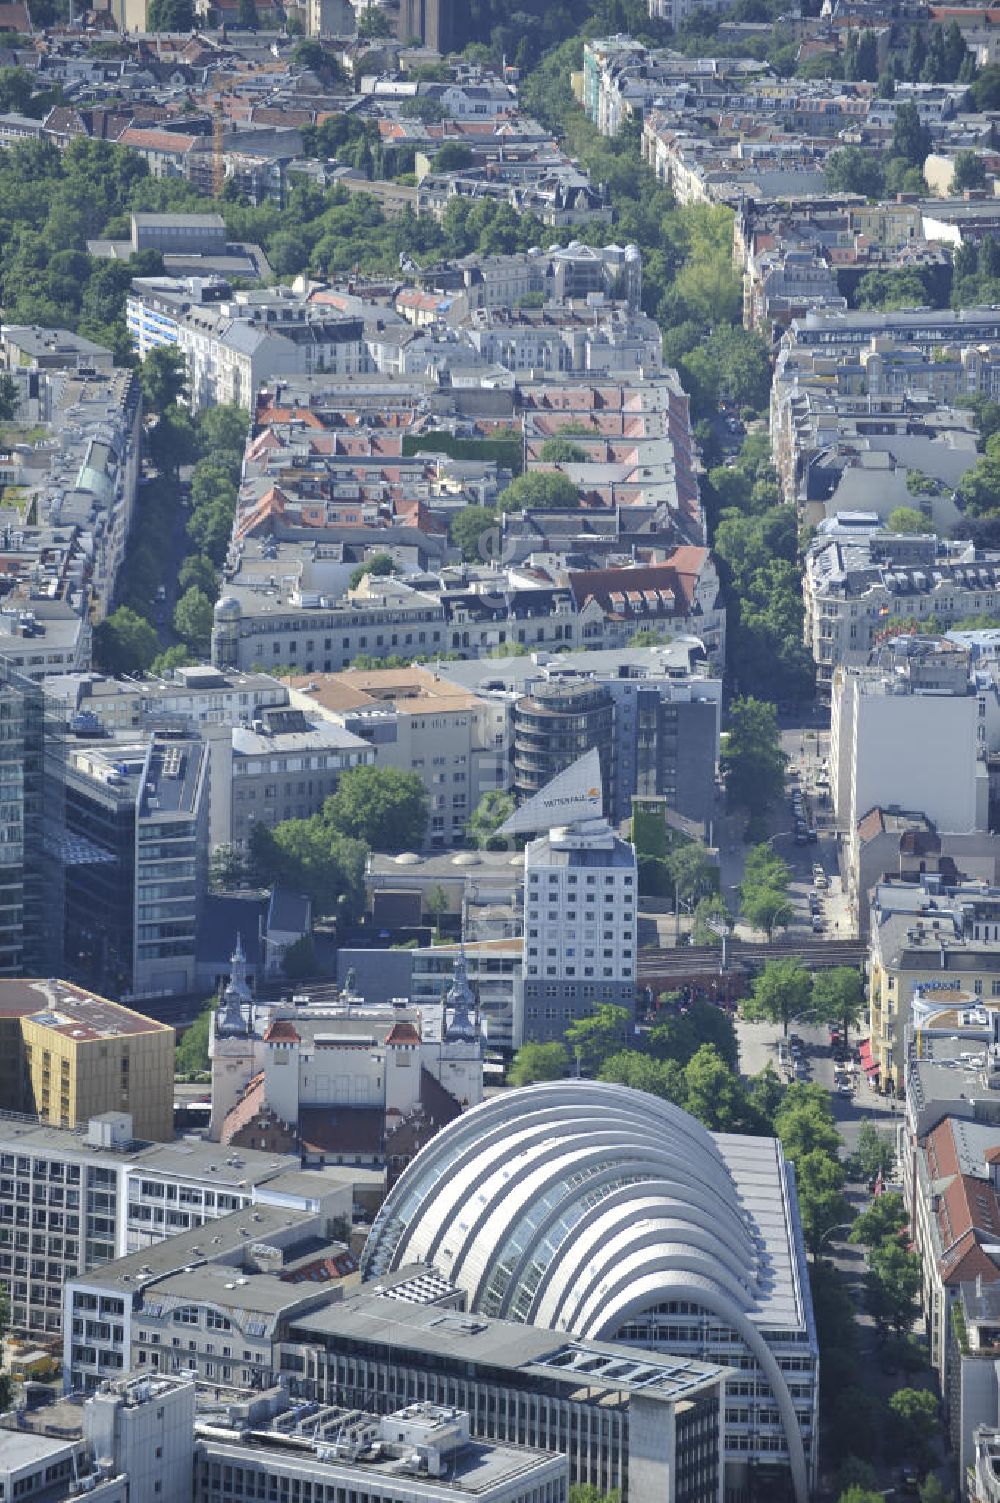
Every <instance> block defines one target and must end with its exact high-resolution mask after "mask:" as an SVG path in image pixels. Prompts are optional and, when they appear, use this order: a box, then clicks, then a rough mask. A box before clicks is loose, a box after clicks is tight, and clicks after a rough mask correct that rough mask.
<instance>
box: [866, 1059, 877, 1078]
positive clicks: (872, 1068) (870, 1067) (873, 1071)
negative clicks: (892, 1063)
mask: <svg viewBox="0 0 1000 1503" xmlns="http://www.w3.org/2000/svg"><path fill="white" fill-rule="evenodd" d="M863 1069H864V1072H865V1074H866V1075H878V1073H879V1067H878V1065H876V1064H873V1063H872V1062H871V1061H870V1060H869V1062H868V1064H867V1065H864V1066H863Z"/></svg>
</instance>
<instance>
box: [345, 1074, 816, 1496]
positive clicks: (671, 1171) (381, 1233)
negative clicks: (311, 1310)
mask: <svg viewBox="0 0 1000 1503" xmlns="http://www.w3.org/2000/svg"><path fill="white" fill-rule="evenodd" d="M413 1263H423V1264H429V1265H432V1266H433V1267H434V1268H435V1269H436V1270H437V1271H438V1272H439V1273H440V1274H442V1275H444V1276H445V1277H446V1278H447V1279H449V1280H450V1281H451V1282H452V1283H453V1284H454V1285H456V1286H457V1287H459V1288H460V1289H462V1290H463V1291H464V1292H465V1294H466V1297H467V1303H468V1307H469V1309H470V1310H474V1311H476V1312H478V1313H480V1314H483V1315H492V1316H496V1317H503V1318H506V1319H508V1320H516V1321H524V1322H527V1323H530V1324H532V1325H539V1326H544V1327H548V1328H550V1329H554V1330H564V1331H569V1332H573V1333H574V1334H576V1335H578V1336H584V1337H590V1338H594V1339H601V1340H614V1341H625V1342H631V1343H634V1344H637V1345H641V1346H644V1347H647V1348H652V1349H657V1348H660V1349H668V1350H670V1351H672V1352H676V1353H683V1354H684V1355H687V1356H690V1357H700V1358H704V1359H708V1360H712V1361H717V1362H723V1363H727V1364H728V1365H729V1366H730V1367H733V1368H735V1369H737V1372H736V1373H735V1375H734V1377H733V1378H732V1379H730V1381H729V1383H728V1385H727V1404H726V1411H727V1413H726V1432H727V1441H726V1461H727V1466H726V1473H727V1475H726V1486H727V1496H729V1497H730V1498H734V1499H735V1498H738V1497H739V1496H740V1493H741V1492H742V1491H743V1490H744V1488H748V1487H749V1484H750V1481H751V1475H752V1474H753V1473H756V1474H757V1480H758V1483H759V1482H760V1481H762V1480H767V1478H768V1477H769V1476H770V1475H771V1474H772V1473H773V1479H772V1480H773V1495H774V1496H775V1497H776V1498H780V1497H781V1495H782V1485H781V1484H782V1481H784V1483H786V1484H788V1485H789V1486H788V1491H789V1492H790V1493H792V1494H794V1496H795V1498H796V1500H797V1503H805V1500H806V1499H807V1497H808V1495H809V1491H810V1488H811V1485H812V1483H813V1481H814V1477H815V1460H816V1397H817V1388H818V1357H817V1347H816V1335H815V1328H814V1325H813V1318H812V1307H811V1302H810V1298H809V1285H808V1278H807V1274H806V1262H805V1251H804V1247H803V1244H802V1238H801V1232H800V1229H799V1220H798V1209H797V1204H796V1200H795V1190H794V1177H793V1174H792V1172H791V1170H790V1168H789V1167H788V1166H787V1165H786V1163H785V1161H784V1157H783V1155H782V1152H781V1148H780V1145H779V1144H778V1143H777V1142H776V1141H775V1140H774V1139H771V1138H750V1137H742V1136H736V1135H730V1134H713V1133H710V1132H708V1131H707V1130H706V1129H705V1128H704V1127H702V1126H701V1124H700V1123H699V1122H697V1121H696V1120H695V1119H694V1118H693V1117H690V1116H688V1114H687V1113H686V1112H683V1111H681V1110H680V1108H679V1107H676V1106H673V1105H671V1104H670V1103H669V1102H666V1101H662V1100H660V1099H659V1098H658V1097H654V1096H650V1095H647V1094H646V1093H644V1092H639V1091H633V1090H630V1089H628V1088H627V1087H625V1086H617V1085H606V1084H601V1083H598V1082H593V1081H584V1080H564V1081H556V1082H552V1083H549V1084H545V1085H537V1086H530V1087H528V1088H526V1089H523V1090H515V1091H506V1092H504V1093H503V1094H501V1095H498V1096H495V1097H492V1098H491V1099H490V1100H488V1101H486V1102H484V1103H483V1104H482V1105H481V1106H478V1107H476V1108H474V1109H473V1110H472V1111H469V1112H466V1113H464V1114H463V1115H462V1116H461V1117H460V1118H458V1119H457V1120H456V1121H455V1122H453V1123H451V1125H450V1126H448V1127H446V1128H445V1129H444V1130H443V1131H442V1132H440V1133H439V1134H438V1135H437V1137H435V1138H434V1139H433V1141H432V1142H431V1143H430V1144H429V1145H428V1146H427V1147H426V1148H424V1149H423V1151H422V1152H421V1153H420V1154H419V1155H418V1156H417V1158H416V1159H415V1160H414V1162H413V1163H412V1164H411V1165H410V1166H409V1168H408V1169H407V1170H406V1172H405V1173H404V1174H403V1176H402V1178H401V1179H400V1180H399V1182H398V1183H397V1184H396V1186H395V1187H394V1189H393V1190H392V1192H391V1193H390V1195H389V1196H388V1198H387V1200H386V1202H385V1204H384V1206H383V1207H382V1210H381V1211H380V1212H379V1215H378V1217H377V1218H376V1220H375V1223H374V1225H373V1226H372V1230H371V1234H370V1236H369V1238H368V1242H367V1245H366V1247H365V1251H364V1254H363V1258H362V1276H363V1278H364V1279H365V1280H369V1281H370V1280H374V1279H377V1278H378V1277H379V1276H380V1275H383V1274H386V1273H388V1272H390V1271H392V1270H395V1269H397V1268H400V1267H402V1266H404V1265H407V1264H413ZM781 1474H783V1477H782V1475H781Z"/></svg>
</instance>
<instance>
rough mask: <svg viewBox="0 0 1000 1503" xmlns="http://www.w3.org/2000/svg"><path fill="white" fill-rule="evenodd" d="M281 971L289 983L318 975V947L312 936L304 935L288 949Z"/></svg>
mask: <svg viewBox="0 0 1000 1503" xmlns="http://www.w3.org/2000/svg"><path fill="white" fill-rule="evenodd" d="M281 969H282V971H283V972H284V973H285V975H286V976H287V977H288V979H289V981H302V980H303V979H304V978H305V977H306V976H315V974H316V946H315V944H314V943H313V937H312V935H311V934H303V935H302V937H301V938H300V939H297V940H295V942H294V943H293V944H290V945H289V946H288V948H287V949H286V951H285V953H284V955H282V957H281Z"/></svg>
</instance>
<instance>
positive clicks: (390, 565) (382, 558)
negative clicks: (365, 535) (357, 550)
mask: <svg viewBox="0 0 1000 1503" xmlns="http://www.w3.org/2000/svg"><path fill="white" fill-rule="evenodd" d="M395 572H396V565H395V562H394V560H393V558H392V555H391V554H389V553H376V554H375V555H374V556H373V557H372V558H366V559H365V561H364V563H363V564H359V565H358V567H357V568H356V569H355V570H354V571H353V572H352V574H351V577H350V579H349V581H348V585H349V587H350V589H352V590H356V589H357V587H358V585H359V584H360V583H361V581H362V580H363V579H364V577H365V575H366V574H374V575H375V577H376V578H377V579H384V578H385V577H386V576H387V575H389V574H395Z"/></svg>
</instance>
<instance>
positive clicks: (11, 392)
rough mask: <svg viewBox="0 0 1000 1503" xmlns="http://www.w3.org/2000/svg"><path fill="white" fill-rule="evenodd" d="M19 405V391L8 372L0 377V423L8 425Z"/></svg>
mask: <svg viewBox="0 0 1000 1503" xmlns="http://www.w3.org/2000/svg"><path fill="white" fill-rule="evenodd" d="M20 405H21V391H20V387H19V386H18V384H17V382H16V381H15V380H14V377H13V376H12V375H10V373H9V372H8V371H4V372H3V374H2V375H0V422H3V423H9V422H10V420H11V418H13V417H15V416H16V414H17V409H18V407H19V406H20Z"/></svg>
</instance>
